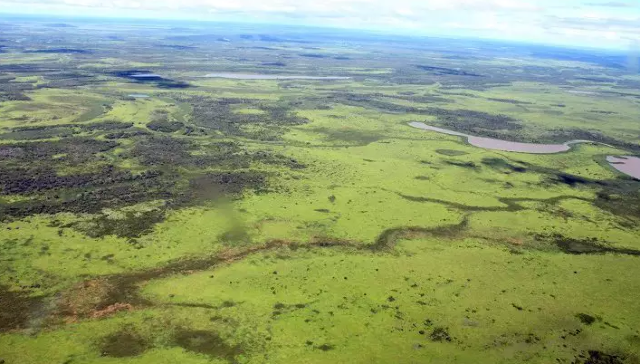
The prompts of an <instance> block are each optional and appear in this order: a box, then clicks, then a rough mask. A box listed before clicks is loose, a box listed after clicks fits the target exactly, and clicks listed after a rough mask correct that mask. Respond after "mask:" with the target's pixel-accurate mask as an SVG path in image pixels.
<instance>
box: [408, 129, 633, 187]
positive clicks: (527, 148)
mask: <svg viewBox="0 0 640 364" xmlns="http://www.w3.org/2000/svg"><path fill="white" fill-rule="evenodd" d="M409 126H411V127H414V128H417V129H422V130H428V131H435V132H438V133H443V134H448V135H455V136H459V137H464V138H467V142H468V143H469V144H471V145H473V146H475V147H479V148H484V149H492V150H501V151H505V152H518V153H529V154H554V153H562V152H566V151H569V150H571V146H572V145H573V144H579V143H593V144H600V145H604V146H607V147H611V148H615V147H613V146H611V145H609V144H605V143H600V142H594V141H591V140H570V141H568V142H565V143H562V144H536V143H518V142H510V141H508V140H501V139H494V138H484V137H478V136H474V135H469V134H465V133H460V132H457V131H453V130H449V129H443V128H438V127H435V126H431V125H427V124H425V123H421V122H418V121H414V122H411V123H409ZM607 162H609V164H610V165H611V166H612V167H613V168H615V169H617V170H618V171H620V172H622V173H624V174H626V175H628V176H631V177H633V178H636V179H640V158H638V157H634V156H626V157H613V156H609V157H607Z"/></svg>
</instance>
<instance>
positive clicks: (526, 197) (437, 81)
mask: <svg viewBox="0 0 640 364" xmlns="http://www.w3.org/2000/svg"><path fill="white" fill-rule="evenodd" d="M94 22H95V21H94ZM7 24H10V25H11V26H6V27H3V28H2V29H3V30H2V38H3V39H2V40H1V42H2V57H1V58H0V261H1V263H0V362H2V363H7V364H9V363H34V364H38V363H43V364H44V363H47V364H48V363H114V362H118V363H154V364H156V363H178V362H179V363H292V362H304V363H431V362H433V363H440V362H442V363H466V362H473V363H492V364H494V363H523V362H526V363H541V364H542V363H552V362H556V363H567V364H569V363H576V364H577V363H583V364H587V363H591V364H595V363H598V364H599V363H608V364H611V363H614V364H617V363H629V364H636V363H640V331H639V330H640V329H639V328H640V280H639V279H638V276H639V274H640V264H639V263H640V240H639V239H638V237H639V236H640V227H639V226H640V181H638V180H637V179H634V178H633V177H631V176H628V175H625V174H623V173H621V172H619V171H618V170H616V169H615V168H613V166H611V165H610V164H609V163H608V162H607V160H606V158H607V156H640V143H639V142H638V141H639V140H640V77H638V70H633V69H629V68H626V64H627V63H626V57H625V55H616V54H597V53H593V54H590V53H586V52H583V51H572V50H563V51H562V52H560V51H557V53H554V52H555V50H554V49H551V48H545V47H537V46H526V47H525V46H517V45H513V44H509V45H505V44H493V43H489V42H472V41H464V40H441V39H428V38H425V39H420V40H416V39H409V38H402V37H392V36H383V35H368V34H358V33H353V34H351V33H344V32H337V31H331V30H321V29H318V30H308V29H307V30H304V31H301V30H300V29H295V28H288V27H278V28H277V29H276V28H274V27H268V26H264V27H257V26H248V25H237V26H234V27H226V26H225V27H218V26H216V25H215V24H205V23H202V24H191V23H167V24H160V23H153V24H152V25H151V24H147V25H148V26H146V25H145V24H144V23H142V25H141V24H137V25H134V24H128V23H125V22H121V23H120V22H114V23H110V24H100V23H89V22H86V21H78V22H77V23H75V22H74V23H73V26H63V27H61V26H60V25H59V24H57V23H56V24H50V23H42V22H39V21H36V20H24V19H23V20H16V19H14V20H11V21H8V22H7ZM27 35H28V37H27ZM54 38H55V39H56V42H55V43H50V40H51V39H54ZM567 54H569V55H571V57H568V56H567ZM512 60H517V62H515V61H512ZM212 73H217V74H227V75H228V74H241V75H249V74H250V75H257V74H260V75H272V76H282V77H270V78H269V77H264V79H252V77H246V76H242V77H237V78H216V77H205V76H206V75H207V74H212ZM285 76H306V77H307V78H294V77H285ZM314 77H317V78H314ZM320 77H327V78H324V79H322V78H320ZM332 77H333V78H332ZM253 78H256V77H253ZM411 122H423V123H425V124H428V125H433V126H437V127H443V128H447V129H450V130H454V131H457V132H460V133H468V134H472V135H477V136H483V137H492V138H499V139H503V140H510V141H517V142H528V143H558V142H559V143H562V142H565V141H567V140H572V139H587V140H592V141H596V142H600V143H605V144H607V145H604V144H589V143H586V144H579V145H574V146H573V147H572V149H571V150H570V151H567V152H564V153H557V154H525V153H514V152H502V151H497V150H485V149H482V148H478V147H474V146H472V145H469V144H468V143H467V142H466V139H465V138H462V137H457V136H453V135H445V134H441V133H437V132H429V131H424V130H417V129H415V128H412V127H410V126H409V125H408V124H409V123H411Z"/></svg>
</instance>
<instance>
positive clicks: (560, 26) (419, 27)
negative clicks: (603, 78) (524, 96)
mask: <svg viewBox="0 0 640 364" xmlns="http://www.w3.org/2000/svg"><path fill="white" fill-rule="evenodd" d="M2 9H5V10H4V11H7V12H8V11H11V10H15V9H30V10H29V11H31V12H40V13H45V14H52V13H58V14H60V13H75V14H86V13H88V12H90V13H91V14H94V15H95V14H100V15H107V16H117V15H125V16H134V17H135V16H143V17H163V16H164V17H170V18H195V19H199V20H234V21H242V20H247V19H258V20H260V21H270V22H276V23H278V22H279V23H291V24H309V25H328V26H341V27H349V28H368V29H380V30H383V29H386V30H392V31H394V32H402V31H406V32H412V33H414V34H415V33H425V34H434V33H436V34H443V35H473V36H482V37H490V38H491V37H493V38H503V39H514V40H517V39H521V40H529V41H553V42H564V41H566V42H568V43H575V44H583V45H595V44H597V43H599V44H600V45H608V46H610V45H617V46H620V47H622V46H624V45H625V44H626V43H627V42H628V40H629V39H631V40H633V39H638V40H640V1H637V0H633V2H632V1H624V0H623V1H615V2H614V1H609V2H606V1H597V0H596V1H594V0H562V1H557V0H0V11H3V10H2ZM7 9H8V10H7ZM581 38H582V39H581Z"/></svg>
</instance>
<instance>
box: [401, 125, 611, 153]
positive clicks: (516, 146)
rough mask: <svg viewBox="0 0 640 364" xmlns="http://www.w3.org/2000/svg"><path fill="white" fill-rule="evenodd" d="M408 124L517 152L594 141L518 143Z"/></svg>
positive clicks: (557, 149) (559, 150) (567, 147)
mask: <svg viewBox="0 0 640 364" xmlns="http://www.w3.org/2000/svg"><path fill="white" fill-rule="evenodd" d="M409 126H411V127H414V128H418V129H422V130H429V131H435V132H438V133H444V134H448V135H455V136H460V137H465V138H467V141H468V142H469V144H471V145H473V146H475V147H479V148H485V149H493V150H502V151H505V152H518V153H529V154H554V153H562V152H566V151H568V150H570V149H571V145H572V144H578V143H596V142H592V141H589V140H571V141H568V142H565V143H562V144H537V143H518V142H510V141H508V140H500V139H494V138H484V137H478V136H473V135H469V134H464V133H459V132H457V131H453V130H448V129H443V128H437V127H435V126H430V125H427V124H425V123H421V122H415V121H414V122H411V123H409ZM598 144H602V145H605V146H608V147H611V146H610V145H607V144H603V143H598Z"/></svg>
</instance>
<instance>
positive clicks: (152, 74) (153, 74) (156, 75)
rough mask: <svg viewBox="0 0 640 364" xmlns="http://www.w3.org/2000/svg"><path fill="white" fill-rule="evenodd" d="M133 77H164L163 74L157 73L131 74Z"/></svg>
mask: <svg viewBox="0 0 640 364" xmlns="http://www.w3.org/2000/svg"><path fill="white" fill-rule="evenodd" d="M129 77H131V78H140V79H145V78H162V76H160V75H158V74H155V73H138V74H135V75H131V76H129Z"/></svg>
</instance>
